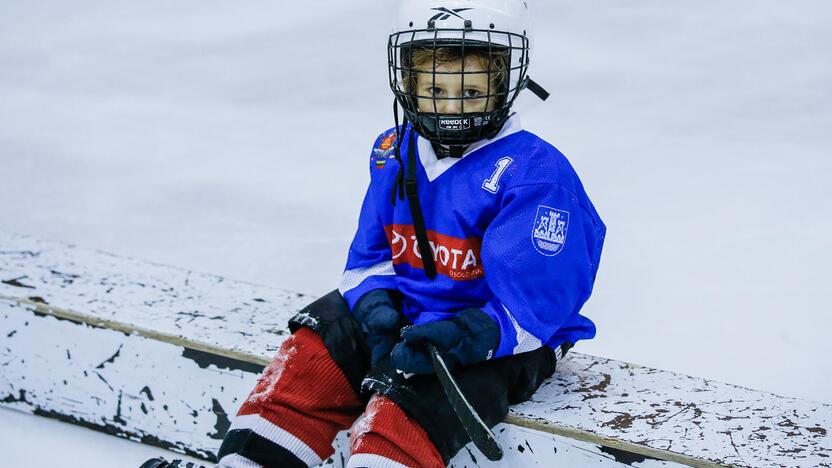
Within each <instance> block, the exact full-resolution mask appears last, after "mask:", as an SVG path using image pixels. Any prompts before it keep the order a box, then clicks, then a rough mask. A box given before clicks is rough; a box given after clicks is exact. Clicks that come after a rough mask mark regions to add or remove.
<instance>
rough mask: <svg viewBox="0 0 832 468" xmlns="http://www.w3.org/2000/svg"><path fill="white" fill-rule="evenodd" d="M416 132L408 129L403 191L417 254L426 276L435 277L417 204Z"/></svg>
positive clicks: (425, 232) (422, 217)
mask: <svg viewBox="0 0 832 468" xmlns="http://www.w3.org/2000/svg"><path fill="white" fill-rule="evenodd" d="M415 147H416V132H414V131H413V130H411V131H410V137H409V138H408V142H407V171H406V172H405V177H404V192H405V194H406V195H407V201H408V202H409V203H410V214H411V215H412V216H413V227H414V228H415V230H416V241H417V242H418V243H419V255H421V256H422V265H424V267H425V274H426V275H428V278H430V279H434V278H436V264H435V263H434V261H433V251H432V249H431V248H430V243H429V242H428V233H427V231H426V230H425V217H424V216H422V206H421V205H420V204H419V191H418V189H417V188H416V149H415Z"/></svg>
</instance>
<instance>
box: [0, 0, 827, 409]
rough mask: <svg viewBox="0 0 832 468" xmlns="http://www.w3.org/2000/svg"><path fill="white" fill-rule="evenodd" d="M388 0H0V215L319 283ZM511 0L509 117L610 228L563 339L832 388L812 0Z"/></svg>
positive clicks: (265, 279)
mask: <svg viewBox="0 0 832 468" xmlns="http://www.w3.org/2000/svg"><path fill="white" fill-rule="evenodd" d="M390 3H391V2H386V1H384V2H382V1H376V2H370V1H368V0H351V1H349V2H342V1H336V0H327V1H321V2H315V3H312V4H310V3H308V2H307V3H301V4H294V3H293V4H290V5H287V4H286V2H266V1H262V0H256V1H254V0H253V1H249V2H242V3H241V2H232V1H218V0H211V1H205V0H201V1H196V0H179V1H177V2H164V1H161V0H148V1H143V2H128V1H126V0H116V1H103V0H95V1H90V0H86V1H78V0H66V1H60V2H59V1H46V2H2V3H0V220H2V221H0V228H1V229H4V230H9V231H13V232H19V233H26V234H33V235H36V236H39V237H43V238H46V239H54V240H62V241H67V242H73V243H77V244H80V245H83V246H86V247H92V248H99V249H102V250H107V251H112V252H115V253H119V254H123V255H129V256H133V257H137V258H141V259H147V260H153V261H158V262H163V263H168V264H172V265H177V266H183V267H189V268H193V269H196V270H200V271H206V272H212V273H220V274H224V275H227V276H229V277H232V278H235V279H241V280H248V281H253V282H257V283H263V284H269V285H274V286H279V287H282V288H287V289H294V290H298V291H302V292H306V293H313V294H322V293H325V292H327V291H329V290H332V289H335V287H336V286H337V284H338V280H339V277H340V272H341V270H342V268H343V264H344V261H345V258H346V252H347V249H348V246H349V243H350V241H351V238H352V235H353V234H354V230H355V226H356V221H357V214H358V207H359V205H360V202H361V198H362V197H363V194H364V190H365V189H366V183H367V181H368V174H367V157H368V152H369V145H370V144H371V143H372V141H373V139H374V137H375V136H376V134H377V133H378V132H379V131H380V130H382V129H385V128H388V127H390V126H391V125H392V124H391V121H392V117H391V111H390V105H391V95H390V93H389V90H388V89H387V88H386V86H387V85H386V78H387V71H386V68H385V61H386V50H385V45H386V44H385V36H384V35H385V33H386V31H387V28H388V24H389V22H388V17H389V14H388V10H389V6H388V5H389V4H390ZM298 5H300V6H298ZM532 7H533V8H534V9H535V10H536V13H535V18H536V21H537V27H536V31H537V41H536V45H537V52H536V54H535V56H534V57H533V59H534V65H533V67H534V68H533V70H532V76H533V77H534V78H535V79H536V80H537V81H538V82H540V83H542V84H543V85H545V86H546V87H547V88H548V89H549V90H550V91H552V93H553V96H552V98H551V99H550V100H549V101H548V102H547V103H545V104H544V103H538V102H535V101H534V99H531V98H528V97H527V98H524V99H523V100H522V102H521V103H520V104H521V110H522V111H523V115H524V117H523V119H524V122H525V123H526V125H527V127H528V128H530V129H532V130H534V131H536V132H537V133H539V134H540V135H542V136H543V137H545V138H546V139H548V140H549V141H551V142H552V143H554V144H555V145H556V146H558V147H559V148H560V149H561V150H562V151H563V152H564V153H565V154H566V155H567V157H569V159H570V160H571V161H572V163H573V165H574V166H575V167H576V169H577V170H578V172H579V174H580V175H581V177H582V179H583V182H584V185H585V186H586V188H587V191H588V192H589V194H590V196H591V197H592V199H593V201H594V202H595V205H596V207H597V208H598V211H599V212H600V214H601V216H602V217H603V219H604V221H605V222H606V224H607V225H608V228H609V231H608V237H607V242H606V246H605V251H604V255H603V259H602V264H601V269H600V272H599V275H598V279H597V282H596V288H595V293H594V295H593V297H592V299H591V300H590V301H589V303H588V304H587V305H586V307H585V309H584V312H585V314H586V315H587V316H589V317H591V318H592V319H593V320H595V322H596V324H597V325H598V336H597V337H596V339H594V340H592V341H589V342H582V343H581V344H580V345H579V346H580V350H581V351H583V352H587V353H591V354H598V355H603V356H607V357H611V358H615V359H621V360H625V361H630V362H637V363H640V364H644V365H649V366H652V367H658V368H663V369H669V370H674V371H679V372H683V373H686V374H691V375H697V376H703V377H707V378H712V379H716V380H720V381H725V382H731V383H736V384H740V385H745V386H749V387H754V388H758V389H763V390H769V391H773V392H775V393H779V394H784V395H789V396H798V397H804V398H808V399H814V400H820V401H826V402H829V401H832V361H830V360H829V359H828V356H830V355H832V340H830V339H829V338H828V335H829V330H832V314H830V313H829V310H830V303H832V301H830V299H832V287H830V281H829V279H828V277H827V274H828V271H829V269H828V265H829V264H830V261H832V240H830V236H829V235H828V233H829V231H830V228H832V209H830V207H829V202H828V200H830V199H832V183H830V182H829V179H830V177H831V176H832V158H830V153H832V151H830V150H832V60H830V57H832V27H830V26H829V25H830V24H832V4H830V3H829V2H828V1H826V0H811V1H810V0H798V1H794V2H781V1H776V0H735V1H732V2H727V3H726V2H717V1H706V2H666V1H661V0H642V1H640V2H637V3H633V2H627V3H626V4H625V3H614V2H613V3H611V2H601V1H599V0H591V1H583V2H572V1H570V2H566V1H552V0H547V1H545V2H544V1H540V0H538V1H536V2H534V3H533V4H532Z"/></svg>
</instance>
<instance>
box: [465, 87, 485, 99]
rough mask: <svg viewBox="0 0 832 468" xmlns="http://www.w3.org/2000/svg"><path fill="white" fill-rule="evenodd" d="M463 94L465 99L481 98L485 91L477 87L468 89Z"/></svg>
mask: <svg viewBox="0 0 832 468" xmlns="http://www.w3.org/2000/svg"><path fill="white" fill-rule="evenodd" d="M463 96H464V97H465V99H479V98H481V97H482V96H483V93H482V91H480V90H477V89H466V90H465V92H464V93H463Z"/></svg>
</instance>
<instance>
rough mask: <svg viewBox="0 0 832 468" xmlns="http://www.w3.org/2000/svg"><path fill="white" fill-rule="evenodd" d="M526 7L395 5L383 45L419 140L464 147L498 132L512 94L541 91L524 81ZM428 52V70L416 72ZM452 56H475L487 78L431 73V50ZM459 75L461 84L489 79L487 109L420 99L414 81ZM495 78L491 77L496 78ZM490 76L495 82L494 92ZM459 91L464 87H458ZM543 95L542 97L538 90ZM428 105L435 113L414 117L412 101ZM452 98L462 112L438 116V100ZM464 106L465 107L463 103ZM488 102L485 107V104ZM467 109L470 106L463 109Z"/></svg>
mask: <svg viewBox="0 0 832 468" xmlns="http://www.w3.org/2000/svg"><path fill="white" fill-rule="evenodd" d="M529 35H530V24H529V9H528V3H527V2H526V1H524V0H401V1H400V2H399V10H398V13H397V15H396V19H395V23H394V27H393V32H392V34H391V35H390V39H389V43H388V61H389V71H390V88H391V89H392V90H393V93H394V94H395V95H396V100H397V101H398V103H399V104H400V105H401V106H402V108H403V110H404V114H405V118H406V119H407V120H408V121H409V122H410V123H411V124H412V125H413V127H414V129H415V130H416V131H417V132H418V133H419V134H420V135H421V136H423V137H424V138H426V139H428V140H430V141H432V142H435V143H439V144H442V145H446V146H464V145H468V144H471V143H474V142H476V141H478V140H481V139H484V138H491V137H493V136H494V135H495V134H496V133H498V132H499V131H500V129H501V128H502V126H503V124H504V123H505V121H506V120H507V119H508V117H509V115H510V114H509V112H510V109H511V106H512V104H513V103H514V100H515V99H516V98H517V95H518V94H519V93H520V91H521V90H523V89H524V88H525V87H527V86H529V87H530V88H533V91H535V93H536V94H538V95H539V96H541V97H542V98H543V99H545V97H544V96H543V95H541V93H538V91H542V89H540V88H539V87H538V86H537V85H535V84H534V83H533V82H531V83H530V80H529V79H528V68H529V54H530V52H531V40H530V37H529ZM419 49H432V50H433V54H432V57H433V67H432V69H431V70H425V69H424V67H421V68H420V69H416V68H415V67H414V63H413V56H414V55H413V54H414V51H416V50H419ZM437 49H448V50H452V51H454V53H455V54H457V56H459V57H460V58H462V57H464V56H465V55H466V54H467V52H466V51H474V50H477V51H478V52H479V53H480V54H483V53H485V54H486V56H487V57H488V64H489V65H488V70H487V71H466V70H465V60H460V63H461V64H462V70H461V71H460V72H458V73H457V72H452V73H451V72H447V71H445V72H443V71H437V62H436V56H437V54H436V50H437ZM420 73H422V74H425V73H427V74H431V75H432V76H433V77H434V80H435V77H436V75H442V74H458V75H461V80H463V83H464V80H465V77H466V76H471V75H473V74H483V73H487V74H489V79H488V92H487V93H486V94H485V95H483V96H480V97H479V98H485V99H486V100H487V101H486V105H485V108H486V109H485V110H481V111H476V112H471V111H470V107H469V110H467V111H466V109H465V101H466V99H467V98H465V97H461V96H460V97H442V98H438V97H435V96H421V95H418V94H417V91H416V90H415V89H414V86H413V84H412V83H413V80H414V78H415V77H416V76H417V75H418V74H420ZM495 74H496V75H495ZM492 76H499V77H500V79H499V81H498V82H497V83H495V84H494V87H493V89H492V79H491V77H492ZM463 87H464V86H463ZM542 93H545V91H542ZM423 99H431V100H433V111H432V112H424V111H420V110H419V107H418V103H417V101H419V100H423ZM442 99H445V100H448V99H458V100H460V101H461V105H460V106H459V108H461V111H460V112H459V113H456V114H443V113H441V112H440V111H439V107H440V106H437V105H436V101H437V100H442ZM469 102H470V101H469ZM489 103H491V105H489ZM469 106H470V104H469Z"/></svg>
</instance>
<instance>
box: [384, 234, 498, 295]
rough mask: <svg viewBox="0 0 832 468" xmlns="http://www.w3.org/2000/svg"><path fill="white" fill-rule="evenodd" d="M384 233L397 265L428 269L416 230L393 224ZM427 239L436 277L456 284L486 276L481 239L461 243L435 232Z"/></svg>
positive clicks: (461, 240)
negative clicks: (439, 275) (439, 276)
mask: <svg viewBox="0 0 832 468" xmlns="http://www.w3.org/2000/svg"><path fill="white" fill-rule="evenodd" d="M384 230H385V231H386V233H387V241H388V243H389V244H390V251H391V252H392V254H393V264H394V265H401V264H407V265H410V266H411V267H413V268H419V269H424V268H425V267H424V264H423V263H422V256H421V254H420V252H419V245H418V243H417V242H416V230H415V229H414V227H413V225H412V224H392V225H389V226H385V228H384ZM427 235H428V241H429V242H430V249H431V252H433V261H434V263H435V264H436V272H437V273H439V274H441V275H445V276H447V277H449V278H451V279H453V280H456V281H467V280H473V279H478V278H482V277H483V276H485V271H484V270H483V267H482V258H481V257H480V249H481V247H482V239H479V238H475V237H472V238H468V239H460V238H458V237H452V236H446V235H444V234H439V233H437V232H436V231H428V232H427Z"/></svg>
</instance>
